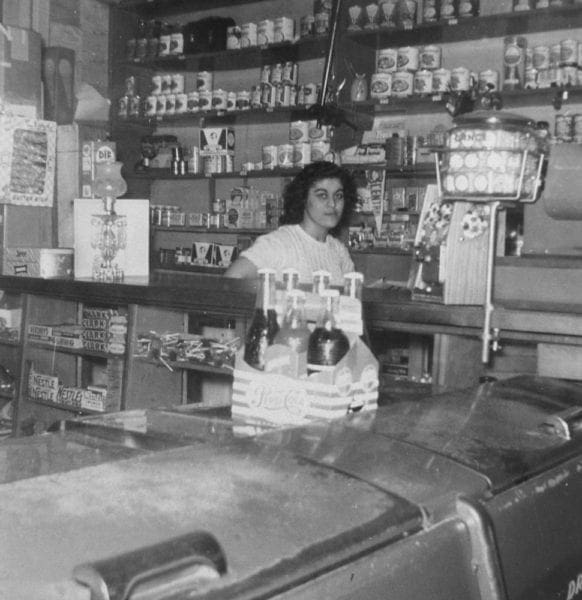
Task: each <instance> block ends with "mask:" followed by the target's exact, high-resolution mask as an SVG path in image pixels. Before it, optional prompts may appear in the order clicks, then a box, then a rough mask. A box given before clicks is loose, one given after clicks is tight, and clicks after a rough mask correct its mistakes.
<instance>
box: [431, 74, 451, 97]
mask: <svg viewBox="0 0 582 600" xmlns="http://www.w3.org/2000/svg"><path fill="white" fill-rule="evenodd" d="M450 84H451V70H450V69H437V70H436V71H434V73H433V75H432V91H433V93H435V94H444V93H445V92H447V91H448V90H449V86H450Z"/></svg>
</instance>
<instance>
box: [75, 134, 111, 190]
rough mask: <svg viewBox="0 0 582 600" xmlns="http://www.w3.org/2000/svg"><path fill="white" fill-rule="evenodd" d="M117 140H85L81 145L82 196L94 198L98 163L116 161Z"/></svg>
mask: <svg viewBox="0 0 582 600" xmlns="http://www.w3.org/2000/svg"><path fill="white" fill-rule="evenodd" d="M116 150H117V148H116V144H115V142H102V141H85V142H83V144H82V146H81V196H82V197H83V198H94V197H95V194H94V193H93V185H94V183H95V171H96V169H97V165H99V164H102V163H112V162H115V155H116Z"/></svg>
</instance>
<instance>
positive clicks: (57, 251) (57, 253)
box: [0, 248, 73, 279]
mask: <svg viewBox="0 0 582 600" xmlns="http://www.w3.org/2000/svg"><path fill="white" fill-rule="evenodd" d="M0 256H1V257H2V260H1V268H2V275H18V276H21V277H41V278H43V279H53V278H68V277H71V276H72V275H73V250H72V249H71V248H2V249H0Z"/></svg>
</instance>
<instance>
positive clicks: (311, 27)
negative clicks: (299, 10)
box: [299, 14, 315, 37]
mask: <svg viewBox="0 0 582 600" xmlns="http://www.w3.org/2000/svg"><path fill="white" fill-rule="evenodd" d="M314 33H315V17H314V16H313V15H311V14H310V15H303V16H302V17H301V18H300V19H299V36H300V37H307V36H309V35H313V34H314Z"/></svg>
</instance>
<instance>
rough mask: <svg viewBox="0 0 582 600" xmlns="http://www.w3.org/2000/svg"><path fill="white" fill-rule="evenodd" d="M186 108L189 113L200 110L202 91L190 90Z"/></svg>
mask: <svg viewBox="0 0 582 600" xmlns="http://www.w3.org/2000/svg"><path fill="white" fill-rule="evenodd" d="M186 109H187V111H188V112H189V113H196V112H198V111H199V110H200V92H189V93H188V102H187V104H186Z"/></svg>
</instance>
